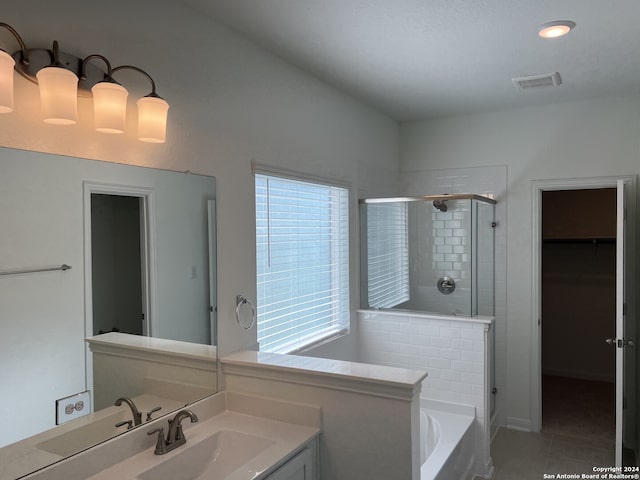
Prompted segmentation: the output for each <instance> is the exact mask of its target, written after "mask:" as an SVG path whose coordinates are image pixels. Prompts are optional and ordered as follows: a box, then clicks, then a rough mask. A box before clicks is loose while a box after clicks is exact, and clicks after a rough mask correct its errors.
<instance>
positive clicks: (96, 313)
mask: <svg viewBox="0 0 640 480" xmlns="http://www.w3.org/2000/svg"><path fill="white" fill-rule="evenodd" d="M143 207H144V206H143V199H142V198H140V197H132V196H122V195H113V194H102V193H92V194H91V272H92V279H91V281H92V292H93V295H92V297H93V333H94V334H96V335H99V334H102V333H107V332H122V333H128V334H133V335H144V334H145V331H146V328H145V318H146V315H145V305H146V301H145V294H144V293H143V284H144V282H143V279H144V277H145V275H144V272H145V271H146V265H145V261H144V258H143V255H142V252H143V251H144V248H143V243H142V241H143V239H144V237H145V234H144V222H143V216H142V212H143Z"/></svg>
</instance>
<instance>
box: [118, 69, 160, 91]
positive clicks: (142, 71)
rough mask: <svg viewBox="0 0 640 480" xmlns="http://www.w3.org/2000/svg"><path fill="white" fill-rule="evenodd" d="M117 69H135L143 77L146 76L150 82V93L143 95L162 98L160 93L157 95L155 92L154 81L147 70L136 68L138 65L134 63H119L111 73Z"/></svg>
mask: <svg viewBox="0 0 640 480" xmlns="http://www.w3.org/2000/svg"><path fill="white" fill-rule="evenodd" d="M119 70H135V71H136V72H139V73H141V74H142V75H144V76H145V77H147V78H148V79H149V82H151V93H150V94H148V95H145V96H146V97H155V98H162V97H161V96H160V95H158V94H157V93H156V82H154V81H153V78H151V75H149V74H148V73H147V72H145V71H144V70H142V69H141V68H138V67H136V66H134V65H121V66H119V67H116V68H114V69H113V70H112V71H111V72H112V73H116V72H117V71H119Z"/></svg>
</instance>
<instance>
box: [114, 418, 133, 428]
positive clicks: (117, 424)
mask: <svg viewBox="0 0 640 480" xmlns="http://www.w3.org/2000/svg"><path fill="white" fill-rule="evenodd" d="M123 425H126V426H127V430H131V429H132V428H133V420H123V421H122V422H118V423H116V428H120V427H122V426H123Z"/></svg>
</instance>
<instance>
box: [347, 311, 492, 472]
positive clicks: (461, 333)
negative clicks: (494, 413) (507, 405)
mask: <svg viewBox="0 0 640 480" xmlns="http://www.w3.org/2000/svg"><path fill="white" fill-rule="evenodd" d="M492 325H493V318H492V317H480V318H469V317H449V316H439V315H431V314H422V313H416V312H401V311H389V310H385V311H374V310H359V311H358V333H359V336H358V341H359V345H358V352H359V358H358V360H360V361H362V362H366V363H371V364H377V365H385V366H390V367H399V368H415V369H424V370H426V371H427V372H428V376H427V377H426V378H425V380H424V381H423V384H422V393H421V397H422V398H426V399H429V400H438V401H441V402H447V403H453V404H463V405H471V406H473V407H474V408H475V411H476V420H475V424H474V438H475V459H476V461H475V466H474V474H476V475H481V476H485V475H489V474H490V473H491V471H492V469H493V467H492V464H491V457H490V451H489V448H490V395H491V384H490V376H491V362H490V358H491V348H490V342H491V335H492V333H493V332H492Z"/></svg>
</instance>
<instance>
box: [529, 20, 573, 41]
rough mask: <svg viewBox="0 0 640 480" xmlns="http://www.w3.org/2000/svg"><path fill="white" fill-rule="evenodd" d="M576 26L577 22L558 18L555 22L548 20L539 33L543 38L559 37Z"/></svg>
mask: <svg viewBox="0 0 640 480" xmlns="http://www.w3.org/2000/svg"><path fill="white" fill-rule="evenodd" d="M575 26H576V22H572V21H571V20H557V21H555V22H547V23H545V24H544V25H542V26H541V27H540V29H539V30H538V35H540V36H541V37H542V38H558V37H562V36H563V35H566V34H567V33H569V32H570V31H571V30H573V29H574V28H575Z"/></svg>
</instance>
